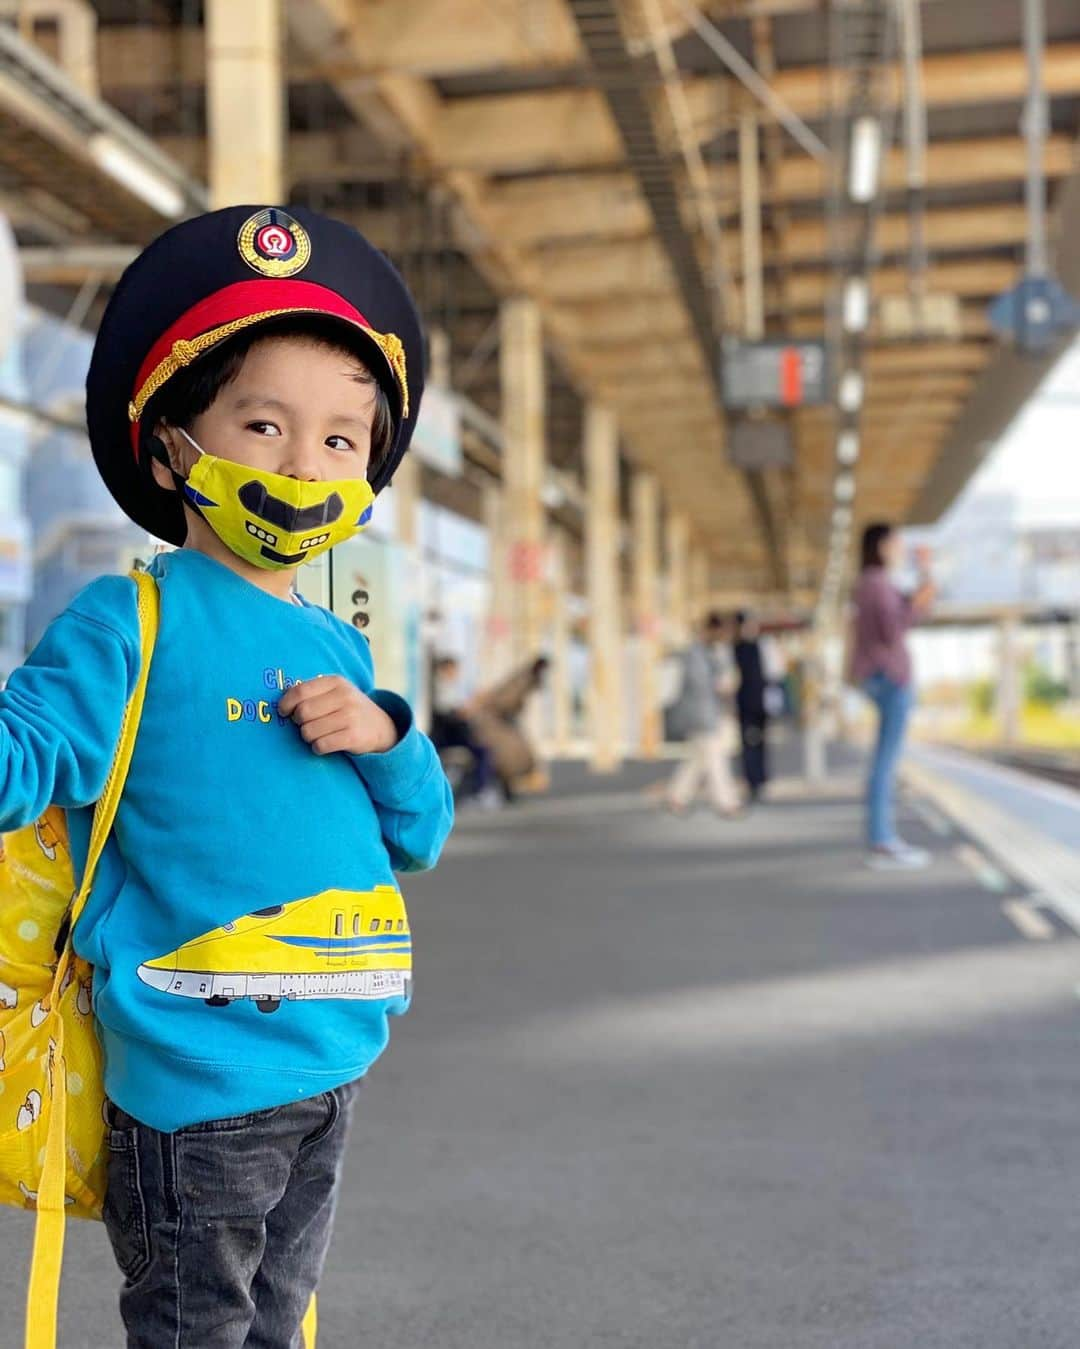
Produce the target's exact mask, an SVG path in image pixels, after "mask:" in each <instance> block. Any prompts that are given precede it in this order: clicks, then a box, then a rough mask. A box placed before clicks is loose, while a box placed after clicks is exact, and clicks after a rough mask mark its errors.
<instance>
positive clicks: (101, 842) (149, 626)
mask: <svg viewBox="0 0 1080 1349" xmlns="http://www.w3.org/2000/svg"><path fill="white" fill-rule="evenodd" d="M131 575H132V578H133V579H134V581H135V585H136V587H137V590H138V602H139V645H140V652H141V655H140V666H139V677H138V679H137V680H136V682H135V688H134V690H133V691H132V694H131V697H130V698H129V699H128V705H127V707H126V708H125V709H124V719H123V721H122V722H121V723H120V740H119V743H118V744H117V747H116V756H115V758H114V759H113V765H112V768H111V769H110V770H109V776H108V778H107V779H106V781H105V790H104V791H103V792H102V793H101V799H100V800H99V801H98V803H97V809H96V810H95V811H94V823H93V827H92V828H91V830H90V847H89V850H88V852H87V854H86V866H85V867H84V869H83V878H82V885H81V886H80V887H79V893H78V894H77V895H76V896H75V900H74V903H73V904H72V906H71V927H70V929H69V930H70V931H73V930H74V928H75V924H76V923H77V922H78V920H79V915H80V914H81V913H82V911H83V909H84V908H85V907H86V901H87V900H88V899H89V897H90V889H91V887H92V886H93V883H94V873H95V872H96V871H97V864H98V862H99V861H100V860H101V854H102V850H103V849H104V847H105V843H106V840H107V839H108V837H109V834H110V833H111V832H112V827H113V821H114V820H115V819H116V809H117V807H118V806H119V804H120V797H121V795H122V793H123V790H124V783H125V782H126V781H127V775H128V768H129V767H130V766H131V755H132V752H133V751H134V749H135V738H136V736H137V735H138V733H139V721H140V720H141V718H142V710H143V702H144V701H145V699H146V684H147V680H148V679H149V677H150V658H151V656H152V655H153V654H154V643H155V642H156V641H157V632H158V622H159V619H160V616H161V596H160V595H159V594H158V588H157V582H156V581H155V580H154V578H153V577H152V576H151V575H150V574H149V573H148V572H145V571H134V572H132V573H131ZM69 945H70V943H69ZM60 977H61V976H60V974H59V973H58V974H57V983H56V987H57V988H59V986H60Z"/></svg>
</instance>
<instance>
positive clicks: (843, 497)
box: [833, 472, 855, 501]
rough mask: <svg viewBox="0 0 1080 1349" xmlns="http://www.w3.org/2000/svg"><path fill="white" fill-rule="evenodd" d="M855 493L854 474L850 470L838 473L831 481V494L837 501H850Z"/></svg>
mask: <svg viewBox="0 0 1080 1349" xmlns="http://www.w3.org/2000/svg"><path fill="white" fill-rule="evenodd" d="M854 495H855V475H854V474H853V473H851V472H848V473H838V474H837V475H836V481H835V482H834V483H833V496H835V497H836V499H837V501H850V500H851V499H852V497H853V496H854Z"/></svg>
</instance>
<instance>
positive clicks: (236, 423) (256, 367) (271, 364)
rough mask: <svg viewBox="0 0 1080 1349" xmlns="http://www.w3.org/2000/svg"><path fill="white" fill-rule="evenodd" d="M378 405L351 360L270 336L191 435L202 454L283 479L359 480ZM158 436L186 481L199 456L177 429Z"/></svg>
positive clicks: (307, 344)
mask: <svg viewBox="0 0 1080 1349" xmlns="http://www.w3.org/2000/svg"><path fill="white" fill-rule="evenodd" d="M361 381H364V382H361ZM375 404H376V385H375V382H374V380H373V379H372V378H371V376H370V375H369V374H367V372H366V370H365V368H364V366H363V365H362V364H361V363H360V361H359V360H358V359H357V358H356V357H353V356H349V355H348V354H346V353H345V352H339V351H333V350H331V349H330V348H329V347H325V346H322V345H320V344H318V343H316V342H310V341H305V340H303V339H302V338H295V337H292V338H290V337H280V338H267V339H266V340H265V341H263V342H259V343H257V344H256V345H255V346H253V347H252V348H251V350H250V351H249V352H248V354H247V357H246V358H245V360H244V364H243V366H242V367H241V369H240V373H239V374H238V375H237V376H236V378H235V379H234V380H233V381H232V382H231V383H230V384H226V385H225V387H224V388H223V389H222V390H221V392H220V393H219V394H218V396H217V398H216V399H215V400H214V402H213V403H212V404H211V405H210V407H209V408H207V410H206V411H205V412H204V413H202V415H201V416H199V417H196V418H195V420H194V422H193V423H192V425H191V428H190V430H191V435H192V437H193V438H194V439H195V440H196V441H198V443H199V445H201V446H202V448H203V449H204V450H205V451H206V453H207V454H212V455H216V456H217V457H218V458H219V459H229V460H232V461H233V462H234V463H239V464H247V465H249V466H251V467H252V468H260V469H264V470H266V471H268V472H271V473H280V474H281V475H282V476H283V477H286V478H297V479H299V480H300V481H302V482H326V481H329V480H333V479H347V478H363V477H364V476H365V475H366V473H367V466H368V459H369V458H370V455H371V430H372V425H373V422H374V417H375ZM159 434H161V435H163V437H164V438H165V439H166V442H167V443H168V445H169V448H170V451H171V452H172V456H173V461H174V464H175V465H176V468H177V471H178V472H180V473H181V474H182V475H183V476H184V477H186V476H187V475H188V473H189V472H190V471H191V468H192V467H193V465H194V463H195V461H196V460H197V459H198V457H199V456H198V451H197V450H195V449H194V448H193V447H192V446H191V445H190V444H189V443H188V442H187V441H186V440H185V439H184V437H183V436H181V435H179V434H178V433H177V432H176V431H175V429H174V428H171V427H168V428H164V429H163V430H162V431H161V432H159ZM156 467H157V466H155V468H156ZM166 476H167V475H166ZM164 485H171V484H169V483H165V484H164Z"/></svg>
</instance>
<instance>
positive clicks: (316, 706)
mask: <svg viewBox="0 0 1080 1349" xmlns="http://www.w3.org/2000/svg"><path fill="white" fill-rule="evenodd" d="M348 696H349V695H348V690H347V689H342V688H338V687H337V686H335V685H332V686H331V687H330V688H328V689H325V690H324V691H323V692H322V693H318V692H316V693H312V694H309V695H308V697H306V698H302V699H301V700H300V701H299V702H298V703H297V704H296V706H295V707H294V708H293V709H292V712H291V713H289V712H288V711H286V710H285V709H284V708H282V709H281V711H282V715H283V716H290V715H291V716H292V719H293V721H295V722H296V724H297V725H298V726H300V725H303V724H304V723H305V722H308V721H315V720H317V719H318V718H319V717H325V716H326V715H327V714H328V713H330V712H333V711H334V709H335V708H339V707H345V706H346V705H347V703H348Z"/></svg>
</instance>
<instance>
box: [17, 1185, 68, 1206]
mask: <svg viewBox="0 0 1080 1349" xmlns="http://www.w3.org/2000/svg"><path fill="white" fill-rule="evenodd" d="M19 1192H20V1194H21V1195H22V1197H23V1199H24V1200H25V1201H26V1207H27V1208H30V1209H33V1208H37V1199H38V1192H37V1190H31V1189H30V1188H29V1187H28V1186H27V1185H26V1183H25V1182H24V1181H21V1180H20V1181H19ZM74 1202H75V1200H74V1199H72V1197H71V1195H69V1194H66V1195H64V1206H65V1208H66V1207H67V1205H68V1204H74Z"/></svg>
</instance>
